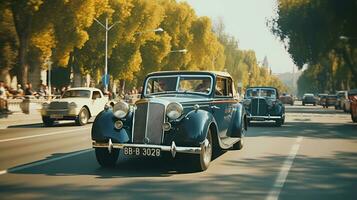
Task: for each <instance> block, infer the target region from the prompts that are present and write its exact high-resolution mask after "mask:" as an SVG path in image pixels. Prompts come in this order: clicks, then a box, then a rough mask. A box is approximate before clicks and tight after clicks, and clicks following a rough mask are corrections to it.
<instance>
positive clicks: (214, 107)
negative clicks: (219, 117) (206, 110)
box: [211, 106, 221, 110]
mask: <svg viewBox="0 0 357 200" xmlns="http://www.w3.org/2000/svg"><path fill="white" fill-rule="evenodd" d="M211 108H212V109H217V110H219V109H221V108H220V107H218V106H211Z"/></svg>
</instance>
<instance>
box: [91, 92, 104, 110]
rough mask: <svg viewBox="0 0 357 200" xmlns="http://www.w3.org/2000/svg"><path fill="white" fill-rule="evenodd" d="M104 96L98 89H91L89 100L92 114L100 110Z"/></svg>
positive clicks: (102, 106)
mask: <svg viewBox="0 0 357 200" xmlns="http://www.w3.org/2000/svg"><path fill="white" fill-rule="evenodd" d="M105 103H106V102H105V98H104V97H103V95H102V94H101V92H100V91H93V93H92V102H91V114H92V116H96V115H98V113H99V112H100V111H102V110H103V109H104V105H105Z"/></svg>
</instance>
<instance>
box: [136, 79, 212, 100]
mask: <svg viewBox="0 0 357 200" xmlns="http://www.w3.org/2000/svg"><path fill="white" fill-rule="evenodd" d="M170 77H177V82H176V91H172V92H178V87H179V83H180V78H181V77H206V78H207V77H208V78H210V79H211V86H210V88H211V90H210V92H209V93H208V94H205V93H202V94H204V95H207V96H209V95H211V94H212V92H213V89H214V88H213V78H212V76H210V75H206V74H204V75H165V76H151V77H150V78H148V79H146V81H145V84H144V88H143V90H144V96H145V97H147V95H151V94H147V93H146V88H147V84H148V81H149V80H150V79H153V78H170ZM158 94H160V93H158Z"/></svg>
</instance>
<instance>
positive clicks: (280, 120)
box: [275, 119, 283, 127]
mask: <svg viewBox="0 0 357 200" xmlns="http://www.w3.org/2000/svg"><path fill="white" fill-rule="evenodd" d="M281 125H283V119H277V120H276V121H275V126H277V127H280V126H281Z"/></svg>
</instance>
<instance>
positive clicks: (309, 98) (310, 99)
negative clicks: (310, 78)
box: [302, 94, 317, 106]
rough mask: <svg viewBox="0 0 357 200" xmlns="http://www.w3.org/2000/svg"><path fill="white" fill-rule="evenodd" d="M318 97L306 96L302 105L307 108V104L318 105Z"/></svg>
mask: <svg viewBox="0 0 357 200" xmlns="http://www.w3.org/2000/svg"><path fill="white" fill-rule="evenodd" d="M316 101H317V100H316V97H315V96H314V95H313V94H304V96H303V97H302V105H303V106H305V105H307V104H312V105H314V106H315V105H316Z"/></svg>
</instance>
